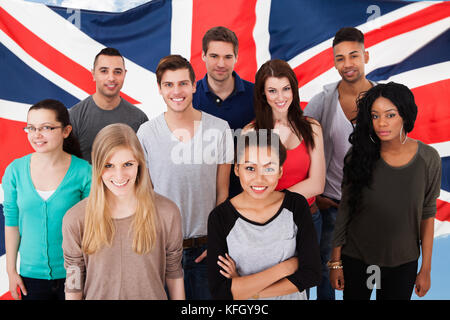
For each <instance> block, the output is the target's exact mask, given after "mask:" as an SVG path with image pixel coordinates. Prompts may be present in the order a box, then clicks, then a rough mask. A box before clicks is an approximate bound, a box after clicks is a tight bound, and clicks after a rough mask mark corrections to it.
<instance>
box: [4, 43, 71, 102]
mask: <svg viewBox="0 0 450 320" xmlns="http://www.w3.org/2000/svg"><path fill="white" fill-rule="evenodd" d="M0 59H1V61H4V62H5V63H2V64H1V66H2V75H3V79H4V80H3V81H2V84H1V85H0V98H1V99H3V100H9V101H14V102H20V103H29V104H34V103H36V102H38V101H40V100H43V99H46V98H51V99H57V100H60V101H63V102H64V103H65V104H66V106H67V107H70V106H72V105H74V104H75V103H77V102H78V101H79V100H78V99H77V98H75V97H74V96H72V95H71V94H69V93H67V92H66V91H65V90H63V89H61V88H60V87H58V86H56V85H55V84H53V83H52V82H50V81H49V80H47V79H46V78H45V77H43V76H42V75H40V74H39V73H37V72H36V71H34V70H33V69H32V68H30V67H29V66H28V65H26V64H25V63H24V62H23V61H22V60H20V59H19V58H18V57H17V56H16V55H14V54H13V53H12V52H11V51H9V49H7V48H6V47H5V46H4V45H3V44H1V43H0Z"/></svg>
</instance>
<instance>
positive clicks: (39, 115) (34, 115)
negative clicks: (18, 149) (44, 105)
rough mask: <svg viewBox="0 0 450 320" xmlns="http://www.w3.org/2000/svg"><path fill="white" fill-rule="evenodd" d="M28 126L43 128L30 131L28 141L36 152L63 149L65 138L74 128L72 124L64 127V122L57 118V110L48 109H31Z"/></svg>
mask: <svg viewBox="0 0 450 320" xmlns="http://www.w3.org/2000/svg"><path fill="white" fill-rule="evenodd" d="M27 127H34V128H41V130H39V131H38V130H35V132H30V133H28V141H29V142H30V144H31V146H32V147H33V149H34V150H35V151H36V152H53V151H59V150H62V148H63V143H64V139H65V138H67V137H68V136H69V134H70V131H71V130H72V127H71V126H66V127H65V128H63V127H62V124H61V123H60V122H58V121H57V120H56V114H55V112H54V111H53V110H48V109H35V110H30V111H29V112H28V116H27ZM51 128H54V129H53V130H52V129H51ZM42 129H44V130H42ZM45 129H47V130H45Z"/></svg>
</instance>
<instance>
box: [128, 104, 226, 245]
mask: <svg viewBox="0 0 450 320" xmlns="http://www.w3.org/2000/svg"><path fill="white" fill-rule="evenodd" d="M196 125H198V127H197V128H196V130H195V134H194V137H193V138H192V139H190V140H189V141H187V142H180V141H179V140H178V139H177V138H176V137H175V135H174V134H173V133H172V132H171V131H170V129H169V127H168V126H167V123H166V120H165V118H164V113H163V114H161V115H159V116H158V117H156V118H154V119H151V120H150V121H148V122H146V123H144V124H143V125H142V126H141V127H140V128H139V130H138V132H137V136H138V138H139V141H140V142H141V144H142V147H143V149H144V153H145V157H146V160H147V166H148V168H149V171H150V177H151V179H152V183H153V185H154V188H155V192H157V193H159V194H161V195H163V196H165V197H167V198H169V199H171V200H172V201H173V202H175V203H176V204H177V206H178V208H179V209H180V212H181V216H182V219H183V237H184V239H189V238H196V237H201V236H205V235H206V234H207V219H208V215H209V213H210V212H211V210H212V209H214V207H215V206H216V180H217V165H218V164H224V163H232V161H233V138H232V135H231V131H230V130H229V129H230V127H229V126H228V123H227V122H226V121H224V120H222V119H219V118H217V117H214V116H212V115H210V114H208V113H206V112H202V118H201V121H199V122H198V123H196ZM178 133H179V132H177V134H178ZM186 133H187V132H186Z"/></svg>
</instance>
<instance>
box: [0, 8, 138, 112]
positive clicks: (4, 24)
mask: <svg viewBox="0 0 450 320" xmlns="http://www.w3.org/2000/svg"><path fill="white" fill-rule="evenodd" d="M0 29H1V30H3V32H5V33H6V34H7V35H8V36H9V37H10V38H11V39H12V40H13V41H14V42H15V43H17V44H18V45H19V46H20V47H21V48H22V49H23V50H25V51H26V52H27V53H28V54H29V55H30V56H32V57H33V58H34V59H35V60H37V61H38V62H39V63H41V64H43V65H44V66H46V67H47V68H48V69H50V70H52V71H53V72H55V73H56V74H58V75H59V76H61V77H62V78H64V79H66V80H67V81H69V82H70V83H72V84H74V85H75V86H77V87H78V88H80V89H81V90H83V91H85V92H87V93H89V94H93V93H94V92H95V82H94V81H93V80H92V75H91V72H90V70H88V69H86V68H84V67H83V66H81V65H79V64H78V63H76V62H75V61H73V60H72V59H70V58H69V57H67V56H65V55H64V54H62V53H61V52H59V51H58V50H56V49H54V48H53V47H52V46H50V45H48V44H47V43H46V42H45V41H43V40H42V39H41V38H39V37H38V36H36V35H35V34H34V33H33V32H31V31H30V30H28V29H27V28H26V27H25V26H24V25H22V24H21V23H20V22H19V21H17V20H16V19H15V18H14V17H13V16H11V15H10V14H9V13H8V12H6V11H5V10H4V9H3V8H2V7H0ZM92 61H94V57H92ZM121 96H122V97H123V98H124V99H126V100H127V101H129V102H130V103H132V104H138V103H140V102H138V101H136V100H134V99H133V98H131V97H129V96H128V95H126V94H124V93H121Z"/></svg>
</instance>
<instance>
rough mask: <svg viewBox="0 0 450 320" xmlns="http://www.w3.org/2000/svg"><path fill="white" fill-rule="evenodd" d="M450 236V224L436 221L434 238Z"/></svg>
mask: <svg viewBox="0 0 450 320" xmlns="http://www.w3.org/2000/svg"><path fill="white" fill-rule="evenodd" d="M448 236H450V222H448V221H439V220H437V219H434V238H438V237H448Z"/></svg>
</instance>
